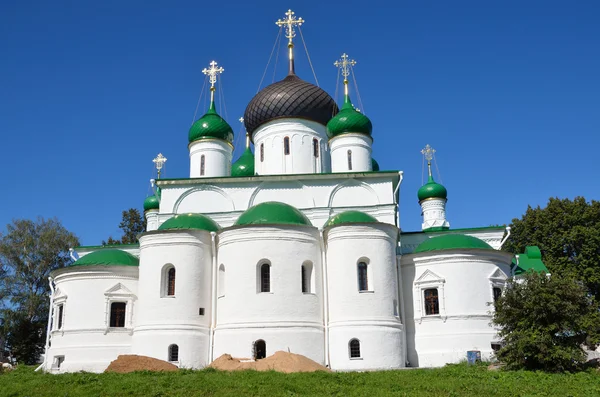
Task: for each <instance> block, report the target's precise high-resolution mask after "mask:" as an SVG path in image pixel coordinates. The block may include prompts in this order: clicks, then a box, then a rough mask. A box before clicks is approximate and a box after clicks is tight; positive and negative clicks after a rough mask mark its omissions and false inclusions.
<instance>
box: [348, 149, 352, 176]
mask: <svg viewBox="0 0 600 397" xmlns="http://www.w3.org/2000/svg"><path fill="white" fill-rule="evenodd" d="M348 171H352V150H348Z"/></svg>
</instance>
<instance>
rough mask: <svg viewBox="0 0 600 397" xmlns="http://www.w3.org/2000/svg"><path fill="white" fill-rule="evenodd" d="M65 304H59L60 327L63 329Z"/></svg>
mask: <svg viewBox="0 0 600 397" xmlns="http://www.w3.org/2000/svg"><path fill="white" fill-rule="evenodd" d="M64 309H65V306H64V305H58V329H62V326H63V314H64Z"/></svg>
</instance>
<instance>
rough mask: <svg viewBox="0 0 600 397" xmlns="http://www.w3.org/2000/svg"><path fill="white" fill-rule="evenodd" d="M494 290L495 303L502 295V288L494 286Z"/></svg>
mask: <svg viewBox="0 0 600 397" xmlns="http://www.w3.org/2000/svg"><path fill="white" fill-rule="evenodd" d="M492 292H493V293H494V303H495V302H496V301H497V300H498V299H499V298H500V297H501V296H502V288H500V287H494V289H493V291H492Z"/></svg>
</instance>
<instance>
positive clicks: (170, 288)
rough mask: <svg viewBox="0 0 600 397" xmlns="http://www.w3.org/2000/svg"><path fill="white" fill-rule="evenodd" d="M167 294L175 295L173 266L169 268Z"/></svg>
mask: <svg viewBox="0 0 600 397" xmlns="http://www.w3.org/2000/svg"><path fill="white" fill-rule="evenodd" d="M167 278H168V280H167V295H168V296H173V295H175V268H174V267H172V268H170V269H169V272H168V273H167Z"/></svg>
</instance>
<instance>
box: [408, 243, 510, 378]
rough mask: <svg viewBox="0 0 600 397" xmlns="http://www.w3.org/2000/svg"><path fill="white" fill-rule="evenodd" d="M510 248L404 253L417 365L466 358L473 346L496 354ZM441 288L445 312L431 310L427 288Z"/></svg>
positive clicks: (411, 348) (485, 355)
mask: <svg viewBox="0 0 600 397" xmlns="http://www.w3.org/2000/svg"><path fill="white" fill-rule="evenodd" d="M511 259H512V256H511V255H510V254H509V253H505V252H500V251H491V250H480V249H463V250H447V251H443V252H441V251H433V252H430V253H421V254H413V255H404V256H403V257H402V261H401V269H402V275H401V279H402V287H401V290H402V291H403V294H404V296H403V298H404V302H405V310H406V333H407V349H408V360H409V362H410V364H411V366H419V367H439V366H443V365H445V364H446V363H456V362H460V361H462V360H466V357H467V351H469V350H479V351H481V354H482V359H484V360H485V359H489V358H490V357H491V355H492V348H491V343H492V342H496V341H497V340H498V339H497V336H496V331H495V329H494V328H493V327H492V326H491V325H490V320H491V313H490V311H491V310H493V307H492V306H490V305H489V304H490V303H491V302H493V287H500V288H504V284H505V282H506V279H507V278H508V275H509V274H510V261H511ZM429 288H437V290H438V300H439V314H437V315H427V314H426V312H425V306H424V290H425V289H429Z"/></svg>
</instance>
